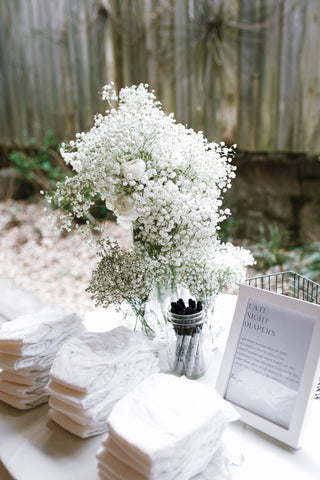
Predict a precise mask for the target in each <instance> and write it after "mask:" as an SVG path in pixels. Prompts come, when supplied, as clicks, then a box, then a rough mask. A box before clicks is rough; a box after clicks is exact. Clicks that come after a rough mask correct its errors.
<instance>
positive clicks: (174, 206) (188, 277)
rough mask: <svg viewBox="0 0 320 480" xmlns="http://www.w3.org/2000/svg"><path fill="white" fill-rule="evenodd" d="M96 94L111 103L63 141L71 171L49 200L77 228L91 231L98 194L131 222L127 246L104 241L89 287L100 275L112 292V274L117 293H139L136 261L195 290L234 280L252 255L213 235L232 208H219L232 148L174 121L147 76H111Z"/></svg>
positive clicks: (152, 274) (62, 221) (153, 274)
mask: <svg viewBox="0 0 320 480" xmlns="http://www.w3.org/2000/svg"><path fill="white" fill-rule="evenodd" d="M102 97H103V99H104V100H106V101H107V102H108V103H109V106H110V110H107V111H106V112H105V115H101V114H98V115H96V117H95V122H94V126H93V127H92V129H91V130H90V131H88V132H82V133H78V134H77V135H76V138H75V140H74V141H71V142H70V143H69V145H63V146H62V149H61V154H62V156H63V157H64V160H65V161H66V163H68V164H69V165H71V167H72V168H73V170H74V172H75V175H74V176H72V177H69V178H67V179H66V181H65V182H64V184H62V183H61V184H59V185H58V187H57V191H56V192H55V194H54V196H53V204H55V205H57V206H58V207H60V208H61V215H60V217H59V220H58V224H59V226H60V227H64V228H67V229H69V230H70V229H71V228H72V222H73V221H75V222H76V223H77V219H79V226H78V228H79V230H80V231H81V232H84V233H85V234H86V235H87V236H88V235H89V236H90V235H91V238H92V239H93V240H95V239H96V238H98V237H97V236H96V231H97V230H95V228H96V225H95V223H96V220H95V219H94V217H93V216H92V214H91V211H92V207H93V206H94V205H95V202H97V201H98V202H101V201H102V202H105V205H106V206H107V208H108V209H109V210H112V211H113V212H114V214H115V216H116V218H117V221H118V223H120V225H122V226H124V227H125V228H132V230H133V239H134V249H133V251H132V252H125V253H123V256H122V254H121V255H120V253H119V252H118V250H115V249H110V250H108V255H106V256H105V257H106V259H105V260H104V262H102V264H101V265H103V266H101V267H100V269H99V270H98V273H99V275H98V273H96V274H94V275H93V282H92V284H91V288H92V292H94V288H95V289H96V291H97V292H100V290H99V288H98V287H99V282H100V283H101V285H104V289H103V295H106V294H107V291H109V293H110V295H111V297H113V298H114V299H116V298H117V295H118V294H116V291H115V290H114V289H112V285H116V284H117V283H116V282H117V280H116V277H117V275H119V276H120V277H121V282H122V283H121V285H120V284H119V286H118V289H116V290H117V292H118V293H119V295H120V291H122V292H127V293H128V290H127V288H128V289H129V287H130V288H131V292H132V295H133V296H134V295H135V298H141V296H143V295H142V292H141V289H140V286H139V285H140V284H139V282H136V281H135V279H136V277H135V274H134V269H138V268H148V272H149V274H148V275H149V276H148V282H149V280H150V279H151V278H152V279H153V281H155V279H156V278H157V275H159V271H160V267H159V265H161V268H162V269H166V268H167V267H168V268H169V267H170V268H171V267H172V268H173V269H176V270H177V272H180V274H181V275H180V276H181V279H183V275H184V278H185V282H186V283H187V284H188V285H189V286H190V288H191V286H192V288H193V291H194V292H197V294H199V295H200V293H201V292H202V294H203V295H204V294H209V293H210V292H211V293H212V292H215V291H218V290H219V289H221V286H222V285H223V284H228V285H229V283H235V282H236V281H238V279H239V278H240V277H241V275H243V274H244V272H245V266H246V265H248V264H250V262H251V257H250V258H249V256H246V255H247V254H246V253H244V251H242V250H241V251H240V250H237V249H235V247H233V246H232V245H231V246H228V245H224V244H223V245H221V244H220V242H219V240H218V238H217V231H218V230H219V228H220V223H221V222H222V221H223V220H224V219H225V218H226V217H227V216H228V215H230V213H231V212H230V211H229V209H223V206H222V199H223V194H224V193H225V192H226V190H227V189H228V188H230V187H231V180H232V179H233V178H234V177H235V167H234V166H233V165H232V163H231V159H232V157H233V149H234V147H231V148H228V147H227V146H226V145H225V144H224V143H223V142H222V143H220V144H218V143H214V142H208V141H207V140H206V139H205V138H204V136H203V133H202V132H198V133H196V132H195V131H194V130H192V129H190V128H187V127H185V126H184V125H182V124H179V123H176V121H175V119H174V116H173V114H170V115H166V114H165V113H164V112H163V110H162V108H161V104H160V103H159V102H157V101H156V97H155V95H154V93H153V92H149V91H148V86H147V85H142V84H141V85H139V86H131V87H125V88H123V89H121V90H120V92H119V94H117V93H116V92H115V89H114V85H113V84H109V85H106V86H105V87H104V88H103V92H102ZM84 220H85V221H84ZM139 255H140V256H141V257H142V258H139ZM248 255H249V254H248ZM144 257H145V260H143V258H144ZM127 261H128V262H129V263H126V262H127ZM207 261H208V264H207ZM108 262H109V263H108ZM139 262H140V263H139ZM143 262H145V263H143ZM148 262H149V263H148ZM152 262H154V263H152ZM129 264H130V268H129ZM112 265H117V268H115V269H114V270H113V273H112V274H111V273H110V275H111V277H110V278H111V280H110V282H111V283H110V282H109V283H108V281H107V280H106V279H105V278H104V277H103V274H102V271H103V268H104V269H105V272H109V271H110V272H111V270H112V267H111V266H112ZM128 269H129V270H128ZM130 269H131V270H130ZM126 273H127V274H128V275H126ZM129 273H130V274H129ZM182 273H183V275H182ZM108 274H109V273H108ZM105 276H107V274H106V275H105ZM126 278H127V280H126ZM119 281H120V280H119ZM106 282H107V283H106ZM112 282H114V284H112ZM126 282H127V283H126ZM228 282H229V283H228ZM142 285H144V286H146V283H145V282H144V281H142ZM120 287H121V288H120ZM149 287H150V285H149V284H148V288H149ZM146 290H148V289H146ZM112 292H113V293H112ZM99 295H100V297H101V298H102V296H101V295H102V293H101V292H100V293H99ZM123 295H124V296H126V295H127V294H124V293H123Z"/></svg>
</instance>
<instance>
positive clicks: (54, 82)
mask: <svg viewBox="0 0 320 480" xmlns="http://www.w3.org/2000/svg"><path fill="white" fill-rule="evenodd" d="M109 23H110V22H109V19H108V15H107V14H106V12H105V10H104V9H103V8H102V6H101V2H100V1H97V0H1V1H0V49H1V50H0V91H1V96H0V102H1V104H0V144H1V145H5V146H14V145H25V144H26V143H27V142H28V141H29V140H30V139H31V138H35V139H37V141H38V142H41V140H42V139H43V136H44V135H45V132H46V131H48V130H52V131H53V132H55V134H56V136H57V138H58V139H59V140H62V139H65V138H70V137H72V136H73V135H74V133H75V132H77V131H81V130H84V129H87V128H89V127H90V126H91V125H92V122H93V115H94V114H95V113H96V112H97V111H101V109H102V102H101V101H100V97H99V95H98V92H99V91H101V87H102V85H104V84H105V83H107V82H108V81H109V80H110V79H111V78H110V77H109V75H111V76H112V75H113V56H112V52H111V51H110V48H109V47H110V45H111V42H110V39H109V36H110V28H109Z"/></svg>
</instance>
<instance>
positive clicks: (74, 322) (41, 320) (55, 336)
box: [0, 308, 83, 410]
mask: <svg viewBox="0 0 320 480" xmlns="http://www.w3.org/2000/svg"><path fill="white" fill-rule="evenodd" d="M82 329H83V324H82V319H81V318H80V317H79V316H78V315H76V314H74V313H66V312H63V311H62V310H60V309H54V308H46V309H43V310H40V311H39V312H37V313H34V314H28V315H23V316H21V317H18V318H16V319H15V320H12V321H10V322H6V323H4V324H3V325H2V327H1V329H0V400H2V401H3V402H5V403H7V404H9V405H11V406H13V407H15V408H18V409H20V410H28V409H31V408H34V407H37V406H38V405H41V404H43V403H46V402H47V401H48V398H49V397H48V394H47V392H46V391H45V387H46V384H47V382H48V380H49V371H50V367H51V365H52V362H53V359H54V357H55V355H56V353H57V351H58V349H59V348H60V347H61V345H63V343H64V342H65V341H66V340H68V339H70V338H71V337H73V336H74V335H78V334H79V333H80V331H81V330H82ZM1 369H2V370H1Z"/></svg>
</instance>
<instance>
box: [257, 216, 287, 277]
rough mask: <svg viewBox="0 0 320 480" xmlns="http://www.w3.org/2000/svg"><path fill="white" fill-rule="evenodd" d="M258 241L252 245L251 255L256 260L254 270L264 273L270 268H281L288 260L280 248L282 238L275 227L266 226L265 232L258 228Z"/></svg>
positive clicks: (285, 252) (284, 251)
mask: <svg viewBox="0 0 320 480" xmlns="http://www.w3.org/2000/svg"><path fill="white" fill-rule="evenodd" d="M259 232H260V239H259V241H258V242H257V243H256V244H255V245H253V247H252V254H253V256H254V258H255V260H256V269H257V270H259V271H260V272H265V271H266V270H268V269H269V268H270V267H274V266H283V265H284V264H286V263H287V262H288V261H289V260H290V254H289V253H288V252H287V251H286V250H285V249H284V248H283V247H282V243H283V238H282V234H281V232H280V230H279V227H278V226H277V225H273V224H270V225H268V230H267V232H266V230H265V228H264V227H263V226H260V228H259Z"/></svg>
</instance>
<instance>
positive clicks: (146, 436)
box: [97, 373, 239, 480]
mask: <svg viewBox="0 0 320 480" xmlns="http://www.w3.org/2000/svg"><path fill="white" fill-rule="evenodd" d="M238 418H239V415H238V413H237V412H236V411H235V410H234V408H233V407H232V406H231V405H230V404H229V403H228V402H226V401H225V400H223V399H222V398H221V397H220V396H219V395H218V394H217V393H216V392H215V391H214V390H213V389H212V388H211V387H209V386H207V385H204V384H202V383H199V382H195V381H193V380H188V379H187V378H186V377H179V378H178V377H175V376H173V375H166V374H162V373H158V374H153V375H151V376H149V377H148V378H147V379H146V380H144V381H143V382H141V383H140V384H139V385H138V386H137V387H135V388H134V389H133V390H132V391H131V392H129V393H128V394H127V395H125V396H124V397H123V398H122V399H121V400H119V402H118V403H117V404H116V405H115V407H114V408H113V410H112V412H111V414H110V415H109V418H108V421H107V424H108V435H107V436H106V437H105V438H104V440H103V442H102V446H101V448H100V449H99V451H98V453H97V458H98V461H99V463H98V472H99V476H100V478H107V479H108V480H119V479H122V478H130V479H132V480H133V479H136V480H147V479H150V480H172V478H174V479H175V480H187V479H189V478H191V477H193V476H194V475H197V474H198V473H200V472H202V471H203V470H204V469H205V468H206V467H207V466H208V464H209V462H210V461H211V459H212V457H213V455H214V453H215V451H216V450H217V448H218V447H219V445H220V440H221V436H222V433H223V431H224V429H225V427H226V425H227V423H228V422H230V421H234V420H236V419H238ZM119 472H125V473H124V476H120V477H119ZM133 472H135V473H134V474H133ZM134 475H135V476H134Z"/></svg>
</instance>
